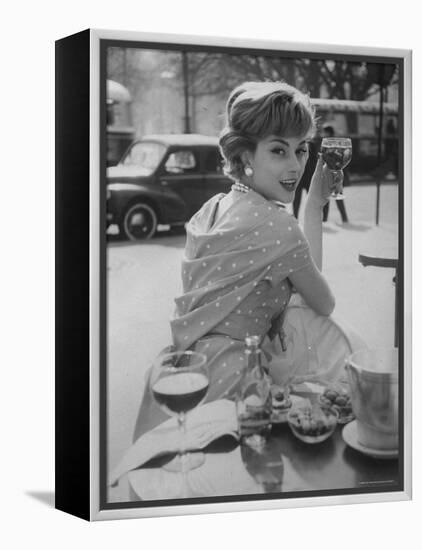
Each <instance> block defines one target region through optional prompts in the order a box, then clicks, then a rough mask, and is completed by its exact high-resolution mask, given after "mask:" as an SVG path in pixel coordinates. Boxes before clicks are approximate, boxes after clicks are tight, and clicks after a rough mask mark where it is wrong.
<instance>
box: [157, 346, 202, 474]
mask: <svg viewBox="0 0 422 550" xmlns="http://www.w3.org/2000/svg"><path fill="white" fill-rule="evenodd" d="M208 386H209V378H208V368H207V358H206V356H205V355H204V354H203V353H197V352H194V351H175V352H171V353H166V354H163V355H161V356H159V357H158V359H157V360H156V361H155V363H154V365H153V368H152V373H151V378H150V388H151V392H152V395H153V396H154V399H155V400H156V402H157V403H158V405H159V406H160V407H161V408H162V409H163V410H164V411H165V412H166V413H167V414H169V415H170V416H176V417H177V421H178V426H179V431H180V447H179V453H178V455H177V456H176V457H175V458H174V459H173V460H172V461H171V462H169V463H167V464H166V465H165V466H163V467H164V468H165V469H166V470H169V471H172V472H182V473H183V474H185V473H186V472H187V471H189V470H192V469H194V468H197V467H198V466H201V464H203V463H204V460H205V457H204V454H203V453H201V452H195V453H187V452H186V450H185V439H186V414H187V413H188V412H189V411H191V410H192V409H194V408H195V407H197V406H198V405H199V404H200V403H202V401H203V400H204V398H205V396H206V394H207V391H208Z"/></svg>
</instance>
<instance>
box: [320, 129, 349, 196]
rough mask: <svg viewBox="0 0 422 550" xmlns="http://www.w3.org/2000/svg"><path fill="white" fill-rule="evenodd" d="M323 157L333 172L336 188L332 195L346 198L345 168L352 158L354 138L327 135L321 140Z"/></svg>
mask: <svg viewBox="0 0 422 550" xmlns="http://www.w3.org/2000/svg"><path fill="white" fill-rule="evenodd" d="M321 153H322V158H323V160H324V162H325V163H326V165H327V166H328V168H329V169H330V170H331V172H332V174H333V180H334V185H335V187H334V189H333V191H332V193H331V196H332V197H333V198H334V199H336V200H340V199H344V195H343V179H344V177H343V168H346V166H347V165H348V164H349V162H350V161H351V160H352V140H351V139H350V138H342V137H325V138H323V140H322V142H321Z"/></svg>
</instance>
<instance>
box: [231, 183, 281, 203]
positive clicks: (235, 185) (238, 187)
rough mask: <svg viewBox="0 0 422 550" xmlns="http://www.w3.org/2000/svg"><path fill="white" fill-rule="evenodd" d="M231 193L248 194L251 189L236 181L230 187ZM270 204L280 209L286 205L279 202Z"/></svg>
mask: <svg viewBox="0 0 422 550" xmlns="http://www.w3.org/2000/svg"><path fill="white" fill-rule="evenodd" d="M231 188H232V191H239V193H249V191H251V188H250V187H248V186H247V185H245V184H244V183H242V182H240V181H236V182H235V183H233V185H232V187H231ZM270 202H272V203H274V204H275V205H276V206H279V207H280V208H284V209H285V208H286V205H285V204H284V203H282V202H280V201H270Z"/></svg>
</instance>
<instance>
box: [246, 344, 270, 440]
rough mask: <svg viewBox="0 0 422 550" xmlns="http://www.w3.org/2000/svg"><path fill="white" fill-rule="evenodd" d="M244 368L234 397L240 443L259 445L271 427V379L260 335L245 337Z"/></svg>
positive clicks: (266, 436)
mask: <svg viewBox="0 0 422 550" xmlns="http://www.w3.org/2000/svg"><path fill="white" fill-rule="evenodd" d="M245 345H246V349H245V354H246V360H247V368H246V371H245V373H244V376H243V379H242V383H241V386H240V391H239V395H238V400H237V418H238V423H239V435H240V441H241V443H242V444H247V445H249V446H251V447H260V446H262V445H264V444H265V441H266V439H267V438H268V436H269V433H270V430H271V413H272V398H271V381H270V378H269V377H268V375H267V373H266V372H265V370H264V368H263V366H262V362H261V349H260V338H259V336H248V337H247V338H246V339H245Z"/></svg>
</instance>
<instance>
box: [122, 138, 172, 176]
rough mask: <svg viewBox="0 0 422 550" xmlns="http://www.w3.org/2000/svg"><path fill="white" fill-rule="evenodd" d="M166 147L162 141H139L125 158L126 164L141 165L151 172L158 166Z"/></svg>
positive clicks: (124, 163) (124, 162)
mask: <svg viewBox="0 0 422 550" xmlns="http://www.w3.org/2000/svg"><path fill="white" fill-rule="evenodd" d="M165 150H166V147H165V146H164V145H162V144H161V143H156V142H147V141H138V142H137V143H135V144H134V145H133V146H132V147H131V148H130V150H129V151H128V153H127V155H126V156H125V158H124V159H123V162H122V164H123V165H124V166H140V167H142V168H145V170H147V171H148V172H149V173H150V174H151V173H152V172H153V171H154V170H155V169H156V168H157V166H158V164H159V163H160V160H161V159H162V158H163V155H164V152H165Z"/></svg>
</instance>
